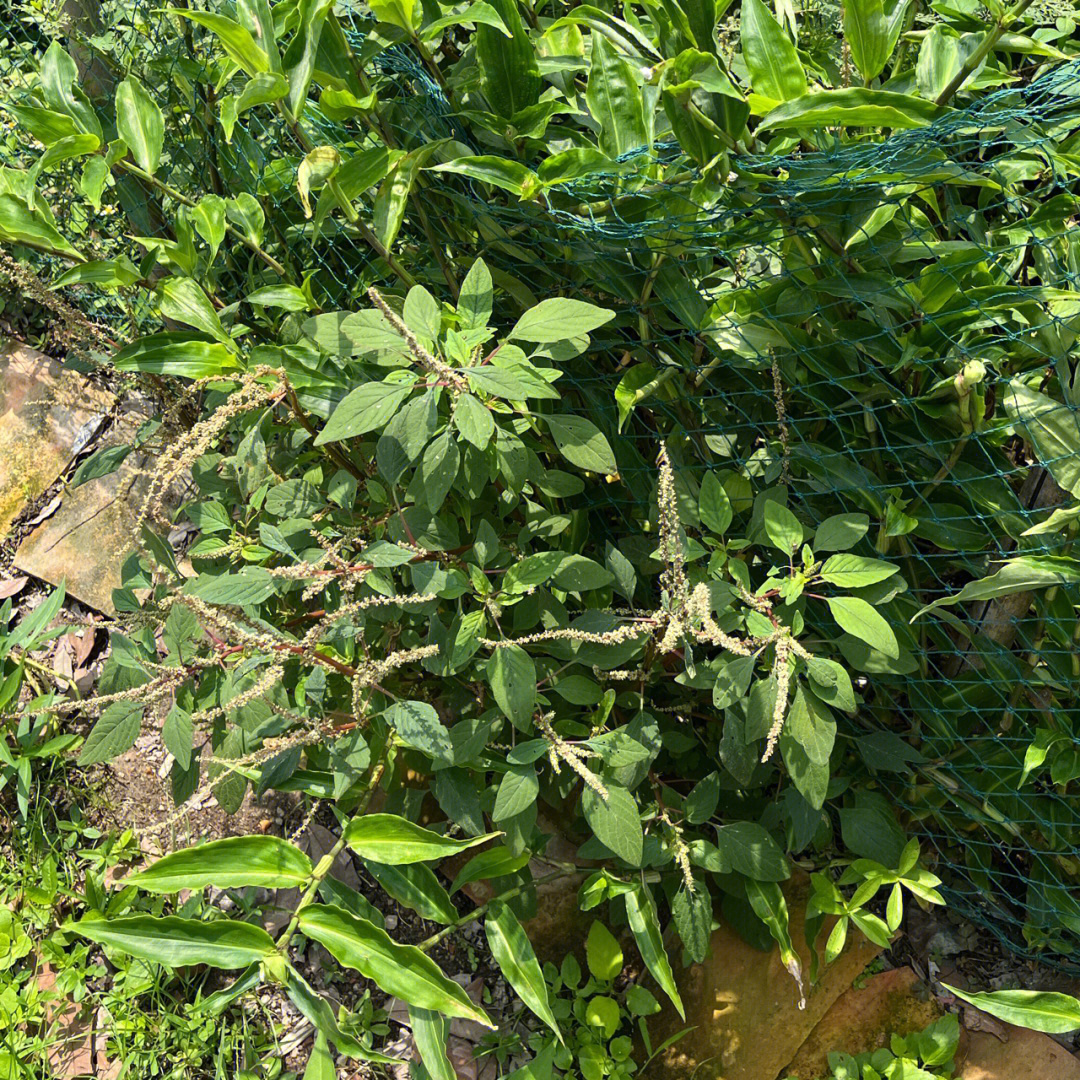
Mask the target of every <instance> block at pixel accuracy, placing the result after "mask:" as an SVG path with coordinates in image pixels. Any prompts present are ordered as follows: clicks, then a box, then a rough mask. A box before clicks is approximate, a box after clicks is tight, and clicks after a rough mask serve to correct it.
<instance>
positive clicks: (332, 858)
mask: <svg viewBox="0 0 1080 1080" xmlns="http://www.w3.org/2000/svg"><path fill="white" fill-rule="evenodd" d="M391 746H392V741H391V738H390V737H389V736H388V737H387V740H386V745H385V746H384V747H383V749H382V753H381V754H380V755H379V759H378V761H376V762H375V764H374V766H372V769H371V775H370V776H369V777H368V782H367V788H366V790H365V791H364V794H363V796H362V798H361V799H360V804H359V806H357V808H356V816H357V817H360V816H361V815H363V814H364V813H365V812H366V811H367V808H368V806H369V805H370V804H371V800H372V797H373V796H374V795H375V790H376V789H377V788H378V786H379V781H380V780H381V779H382V774H383V771H384V770H385V768H386V759H387V757H388V756H389V754H390V748H391ZM344 848H345V832H344V830H343V831H342V834H341V836H340V837H339V838H338V842H337V843H336V844H335V845H334V846H333V847H332V848H331V849H330V850H329V851H328V852H327V853H326V854H325V855H324V856H323V857H322V858H321V859H320V860H319V862H318V865H317V866H316V867H315V869H314V870H312V871H311V877H310V878H308V884H307V887H306V888H305V889H304V893H303V895H302V896H301V897H300V903H298V904H297V905H296V908H295V910H294V911H293V913H292V918H291V919H290V920H289V925H288V926H286V927H285V929H284V930H283V931H282V932H281V936H280V937H279V938H278V939H277V942H276V947H277V950H278V952H280V953H284V952H285V950H286V949H287V948H288V947H289V942H290V941H291V940H292V936H293V934H295V933H296V928H297V926H298V925H299V924H300V913H301V912H302V911H303V910H304V908H306V907H307V906H308V904H310V903H311V902H312V901H313V900H314V899H315V893H316V892H317V891H318V889H319V886H320V885H321V884H322V883H323V881H324V879H325V878H326V876H327V874H329V873H330V871H331V869H332V868H333V866H334V863H335V862H336V861H337V857H338V856H339V855H340V854H341V852H342V851H343V850H344Z"/></svg>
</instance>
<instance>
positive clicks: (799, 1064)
mask: <svg viewBox="0 0 1080 1080" xmlns="http://www.w3.org/2000/svg"><path fill="white" fill-rule="evenodd" d="M941 1015H942V1009H941V1006H940V1005H938V1003H937V1000H936V999H935V998H934V997H933V995H932V994H931V993H930V990H929V987H927V986H926V985H925V984H924V983H923V982H922V981H921V980H920V979H919V977H918V976H917V975H916V974H915V972H914V971H912V970H911V968H893V969H892V970H891V971H883V972H881V973H880V974H878V975H874V976H872V977H871V978H869V979H867V980H866V981H865V982H864V983H863V984H862V985H861V986H852V987H851V988H850V989H848V990H845V991H844V992H843V993H842V994H841V995H840V997H839V998H837V1000H836V1002H835V1004H834V1005H833V1006H832V1008H831V1009H829V1011H828V1012H827V1013H826V1014H825V1015H824V1016H823V1017H822V1018H821V1021H820V1022H819V1023H818V1025H817V1027H815V1028H814V1030H813V1031H812V1032H810V1036H809V1038H808V1039H807V1040H806V1042H805V1043H803V1045H802V1047H801V1048H800V1050H799V1052H798V1054H797V1055H796V1056H795V1059H794V1060H793V1061H792V1062H791V1063H790V1064H789V1065H788V1067H787V1068H786V1069H785V1070H784V1077H785V1080H787V1078H788V1077H791V1078H792V1080H817V1077H819V1076H827V1075H828V1074H829V1069H828V1056H829V1053H830V1052H831V1051H833V1050H843V1051H846V1052H847V1053H849V1054H862V1053H865V1052H867V1051H870V1050H876V1049H877V1048H878V1047H880V1046H888V1045H889V1036H890V1035H893V1034H897V1035H908V1034H910V1033H911V1032H913V1031H922V1030H923V1028H925V1027H928V1026H929V1025H930V1024H932V1023H933V1022H934V1021H935V1020H936V1019H937V1018H938V1017H939V1016H941Z"/></svg>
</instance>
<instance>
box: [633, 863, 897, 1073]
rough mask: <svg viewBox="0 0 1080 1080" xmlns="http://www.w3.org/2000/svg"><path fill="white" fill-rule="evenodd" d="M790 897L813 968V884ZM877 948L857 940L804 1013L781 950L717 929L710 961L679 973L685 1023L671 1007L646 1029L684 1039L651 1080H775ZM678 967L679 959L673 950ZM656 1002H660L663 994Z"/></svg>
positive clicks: (796, 883)
mask: <svg viewBox="0 0 1080 1080" xmlns="http://www.w3.org/2000/svg"><path fill="white" fill-rule="evenodd" d="M786 892H787V902H788V910H789V912H790V918H791V937H792V940H793V942H794V943H795V946H796V948H797V949H798V951H799V954H800V957H801V959H802V965H803V970H804V972H805V971H807V970H808V969H809V952H808V950H807V948H806V946H805V945H804V944H803V939H804V936H803V914H804V912H805V910H806V896H807V892H808V880H807V879H806V878H800V879H795V880H793V882H792V884H791V887H790V889H788V890H786ZM879 952H880V949H879V948H878V947H877V946H876V945H873V944H871V943H870V942H869V941H867V940H866V939H865V938H863V937H862V935H860V934H852V935H850V937H849V944H848V946H847V948H846V949H845V950H844V951H843V952H842V953H841V954H840V956H839V957H838V958H837V959H836V960H835V961H834V962H833V963H832V964H831V965H830V966H829V967H827V968H826V969H825V970H824V972H822V973H821V977H820V979H819V981H818V985H817V986H816V987H814V989H813V990H811V991H809V992H808V994H807V1001H806V1008H805V1009H800V1008H799V991H798V987H797V986H796V985H795V981H794V980H793V979H792V977H791V976H790V975H789V974H788V972H787V971H786V970H785V968H784V965H783V964H782V963H781V961H780V954H779V951H778V950H777V949H773V951H772V952H770V953H763V952H761V951H760V950H758V949H755V948H754V947H753V946H751V945H748V944H747V943H746V942H745V941H743V939H742V938H741V937H739V935H738V934H736V933H735V931H734V930H732V929H730V928H729V927H727V926H723V927H721V928H720V929H719V930H717V931H716V932H715V933H714V934H713V936H712V941H711V943H710V950H709V956H708V958H707V959H706V960H705V962H704V963H702V964H692V965H691V966H690V967H689V968H685V969H683V970H681V971H677V972H676V982H677V983H678V987H679V993H680V994H681V996H682V999H683V1004H684V1005H685V1007H686V1020H685V1022H684V1021H682V1020H680V1019H679V1017H678V1015H677V1014H676V1013H675V1012H674V1010H673V1009H672V1008H671V1007H670V1006H667V1007H666V1008H665V1009H664V1011H663V1013H661V1014H660V1016H658V1017H657V1018H656V1021H655V1022H651V1023H650V1024H649V1035H650V1037H651V1039H652V1042H653V1044H654V1045H659V1044H660V1043H662V1042H663V1041H664V1040H665V1039H667V1038H668V1037H670V1036H671V1035H674V1034H675V1033H676V1032H678V1031H681V1030H682V1029H683V1028H686V1027H693V1028H695V1030H693V1031H692V1032H690V1034H689V1035H686V1036H684V1037H683V1038H682V1039H680V1040H679V1042H677V1043H676V1044H675V1045H674V1046H673V1047H671V1048H670V1049H669V1050H668V1051H666V1052H665V1053H664V1054H663V1055H661V1057H660V1058H658V1059H657V1060H656V1061H654V1062H653V1064H652V1065H651V1066H650V1068H649V1080H686V1078H687V1077H690V1076H693V1077H694V1080H776V1077H777V1076H778V1075H782V1072H781V1071H782V1069H783V1068H784V1066H785V1065H787V1064H788V1062H790V1061H791V1060H792V1059H793V1058H794V1057H795V1055H796V1053H797V1052H798V1050H799V1047H800V1046H802V1044H803V1042H804V1041H805V1040H806V1038H807V1036H808V1035H809V1034H810V1032H811V1031H813V1029H814V1028H815V1027H816V1026H817V1024H818V1022H819V1021H820V1020H821V1018H822V1017H823V1016H824V1015H825V1013H826V1012H827V1011H828V1010H829V1008H830V1007H831V1006H832V1004H833V1002H835V1001H836V999H837V998H838V997H839V996H840V995H841V994H842V993H843V992H844V991H845V990H847V989H848V988H849V987H850V986H851V984H852V982H853V980H854V979H855V977H856V976H857V975H858V974H859V973H860V972H861V971H863V969H864V968H865V967H866V965H867V964H869V963H870V961H871V960H873V959H874V957H875V956H877V954H878V953H879ZM669 954H670V955H671V956H672V958H673V961H674V962H675V964H677V959H676V958H677V956H678V953H677V951H676V950H675V949H669ZM658 996H662V995H659V994H658Z"/></svg>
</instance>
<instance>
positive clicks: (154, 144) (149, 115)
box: [116, 75, 165, 175]
mask: <svg viewBox="0 0 1080 1080" xmlns="http://www.w3.org/2000/svg"><path fill="white" fill-rule="evenodd" d="M116 130H117V132H118V134H119V135H120V138H121V139H123V140H124V142H125V143H127V145H128V149H129V150H130V151H131V156H132V157H133V158H134V159H135V161H136V162H137V163H138V165H139V168H141V169H144V170H145V171H146V172H148V173H150V174H151V175H153V174H154V173H156V172H157V168H158V165H159V164H161V150H162V147H163V146H164V145H165V118H164V117H163V116H162V115H161V109H160V108H158V104H157V102H156V101H154V99H153V98H152V97H151V96H150V95H149V94H148V93H147V91H146V87H145V86H143V84H142V83H141V82H139V80H138V79H136V78H135V77H134V76H132V75H129V76H128V77H127V78H126V79H124V81H123V82H122V83H120V85H119V86H118V87H117V88H116Z"/></svg>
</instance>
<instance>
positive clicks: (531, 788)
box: [491, 765, 540, 822]
mask: <svg viewBox="0 0 1080 1080" xmlns="http://www.w3.org/2000/svg"><path fill="white" fill-rule="evenodd" d="M539 794H540V781H539V779H538V778H537V776H536V768H535V766H533V765H511V766H510V767H509V768H508V769H507V771H506V772H505V773H503V778H502V780H500V781H499V790H498V791H497V792H496V793H495V807H494V809H493V810H492V811H491V817H492V820H493V821H497V822H498V821H506V820H508V819H510V818H513V817H517V815H518V814H520V813H522V812H524V811H525V810H528V809H529V807H530V806H532V805H533V803H535V802H536V798H537V796H538V795H539Z"/></svg>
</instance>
